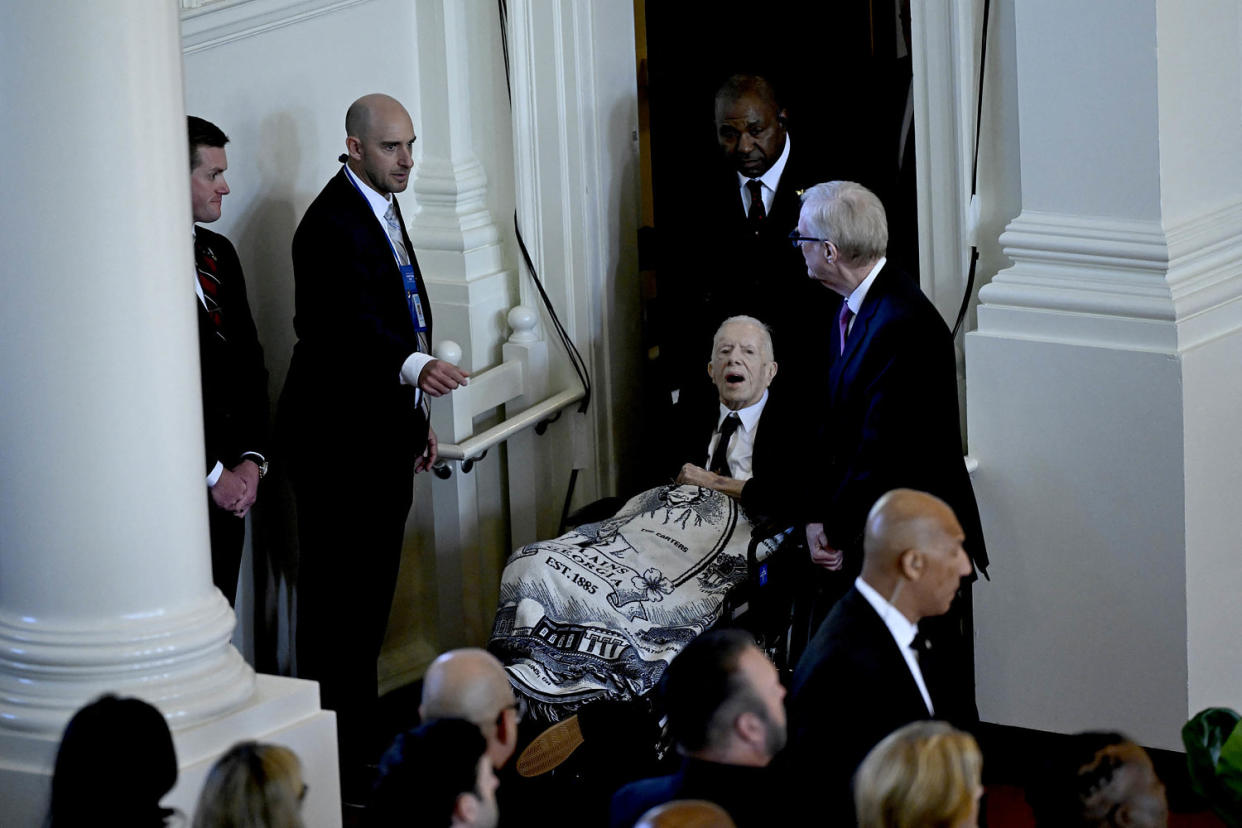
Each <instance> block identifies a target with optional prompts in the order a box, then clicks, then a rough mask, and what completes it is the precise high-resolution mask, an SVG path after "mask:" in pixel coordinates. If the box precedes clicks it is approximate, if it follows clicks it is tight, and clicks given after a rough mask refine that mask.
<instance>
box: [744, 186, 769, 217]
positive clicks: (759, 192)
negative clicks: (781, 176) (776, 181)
mask: <svg viewBox="0 0 1242 828" xmlns="http://www.w3.org/2000/svg"><path fill="white" fill-rule="evenodd" d="M746 189H747V190H750V210H749V211H747V213H746V220H747V221H749V222H751V223H752V224H758V223H759V222H761V221H763V220H764V219H765V218H767V215H768V211H767V210H765V209H764V207H763V182H761V181H760V180H759V179H757V178H752V179H751V180H750V181H747V182H746Z"/></svg>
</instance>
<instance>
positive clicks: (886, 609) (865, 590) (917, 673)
mask: <svg viewBox="0 0 1242 828" xmlns="http://www.w3.org/2000/svg"><path fill="white" fill-rule="evenodd" d="M854 587H855V588H856V589H857V590H858V591H859V592H860V593H861V594H862V597H864V598H866V599H867V603H868V604H870V605H871V606H872V607H873V608H874V609H875V611H876V613H878V614H879V616H880V619H881V620H882V621H883V622H884V626H886V627H888V631H889V634H891V635H892V636H893V641H895V642H897V649H898V650H900V651H901V656H902V658H904V659H905V660H906V666H907V667H909V668H910V675H912V676H914V683H915V684H917V685H918V686H919V693H920V694H922V696H923V703H924V704H926V705H927V712H928V713H930V714H931V715H933V716H935V715H936V708H934V707H932V700H931V694H930V693H928V692H927V683H926V682H924V681H923V671H922V670H920V669H919V657H918V654H917V653H915V652H914V650H912V649H911V648H910V644H911V643H912V642H913V641H914V636H915V635H916V634H917V633H918V631H919V628H918V626H917V625H915V624H912V623H910V619H909V618H906V617H905V616H904V615H902V614H901V610H899V609H897V608H896V607H894V606H893V605H892V604H890V603H889V602H888V600H887V599H885V597H884V596H883V595H881V594H880V593H878V592H876V591H875V589H874V588H873V587H872V586H871V584H869V583H867V582H866V581H864V580H863V579H862V578H861V577H859V578H855V579H854Z"/></svg>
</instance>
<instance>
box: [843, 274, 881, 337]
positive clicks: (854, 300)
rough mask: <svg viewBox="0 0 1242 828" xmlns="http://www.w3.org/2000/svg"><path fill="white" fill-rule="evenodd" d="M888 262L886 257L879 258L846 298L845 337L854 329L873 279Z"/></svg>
mask: <svg viewBox="0 0 1242 828" xmlns="http://www.w3.org/2000/svg"><path fill="white" fill-rule="evenodd" d="M887 261H888V257H887V256H881V257H880V259H879V261H877V262H876V263H875V266H874V267H872V268H871V272H870V273H868V274H867V278H866V279H863V280H862V281H861V282H859V284H858V287H856V288H854V290H853V292H851V293H850V295H849V297H848V298H846V300H845V304H847V305H849V306H850V313H851V314H852V315H851V316H850V321H849V324H848V325H846V326H845V335H846V336H849V335H850V331H852V330H853V329H854V320H855V319H857V318H858V312H859V311H860V310H862V304H863V300H864V299H866V298H867V291H869V290H871V285H872V283H873V282H875V277H876V276H878V275H879V274H880V271H881V270H883V269H884V263H885V262H887Z"/></svg>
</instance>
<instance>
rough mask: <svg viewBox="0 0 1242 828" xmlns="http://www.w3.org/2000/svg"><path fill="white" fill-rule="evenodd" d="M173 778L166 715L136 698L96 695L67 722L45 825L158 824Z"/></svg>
mask: <svg viewBox="0 0 1242 828" xmlns="http://www.w3.org/2000/svg"><path fill="white" fill-rule="evenodd" d="M176 782H177V754H176V751H175V750H174V748H173V742H172V734H171V733H170V732H169V730H168V723H167V722H165V721H164V716H163V714H162V713H160V712H159V711H158V710H156V709H155V708H154V707H152V706H151V705H150V704H147V703H146V702H144V701H142V700H141V699H134V698H124V699H123V698H117V697H116V696H113V695H107V696H102V697H101V698H99V699H97V700H95V701H93V702H91V703H90V704H88V705H86V706H85V707H83V708H82V709H81V710H79V711H78V712H77V713H76V714H74V716H73V718H72V719H70V720H69V724H68V725H66V726H65V733H64V736H63V737H62V738H61V742H60V749H59V751H58V752H57V754H56V766H55V770H54V772H53V774H52V797H51V806H50V808H49V810H48V815H47V822H46V824H47V825H48V826H51V828H73V827H74V826H86V825H90V826H95V825H103V824H114V825H121V824H123V825H126V826H138V827H139V828H142V826H157V825H163V824H164V822H165V820H166V819H167V817H168V816H169V815H170V814H171V813H172V812H171V811H170V810H168V809H165V808H161V807H160V800H161V799H163V797H164V795H165V794H167V793H168V792H169V791H170V790H172V787H173V785H174V784H176Z"/></svg>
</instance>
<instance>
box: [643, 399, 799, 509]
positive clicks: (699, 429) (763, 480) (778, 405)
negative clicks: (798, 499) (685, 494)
mask: <svg viewBox="0 0 1242 828" xmlns="http://www.w3.org/2000/svg"><path fill="white" fill-rule="evenodd" d="M787 402H788V396H787V395H784V394H781V393H779V392H774V391H772V390H770V389H769V391H768V401H767V403H765V404H764V406H763V414H762V415H761V416H760V418H759V430H758V431H757V432H756V433H755V445H754V449H753V454H752V455H751V461H750V462H751V472H752V473H753V475H754V476H753V477H751V479H750V480H748V481H746V483H745V485H743V486H742V497H741V503H742V508H743V509H745V510H746V512H747V514H749V515H750V517H751V518H752V520H761V519H767V518H771V519H774V520H784V519H786V518H789V519H791V520H792V519H793V518H794V517H796V503H794V502H791V501H790V499H789V498H788V497H786V496H785V492H786V490H787V489H788V488H789V486H790V485H791V484H790V481H792V480H793V479H794V477H795V476H797V472H798V465H797V462H796V459H797V458H796V457H795V456H794V454H793V452H792V450H791V448H792V446H791V441H792V440H793V439H794V435H795V434H796V433H797V431H796V427H795V426H794V417H793V413H794V412H793V411H791V410H790V409H791V408H793V406H790V405H788V404H787ZM673 415H674V416H673V427H672V428H670V429H669V431H668V434H669V435H670V437H669V439H670V444H669V446H668V447H667V450H666V452H665V455H666V456H667V457H669V458H675V459H674V460H673V462H672V463H671V464H670V466H669V476H670V477H676V476H677V473H678V472H679V471H680V470H681V467H682V465H683V464H685V463H693V464H695V465H696V466H703V467H704V468H706V467H707V460H708V457H707V447H708V445H710V444H711V439H712V434H713V433H714V432H715V430H716V424H717V421H718V420H719V419H720V404H719V402H713V403H711V404H710V405H709V404H707V403H706V402H702V403H696V402H694V401H693V400H686V401H684V402H679V403H678V404H677V405H676V406H675V407H674V409H673Z"/></svg>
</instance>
